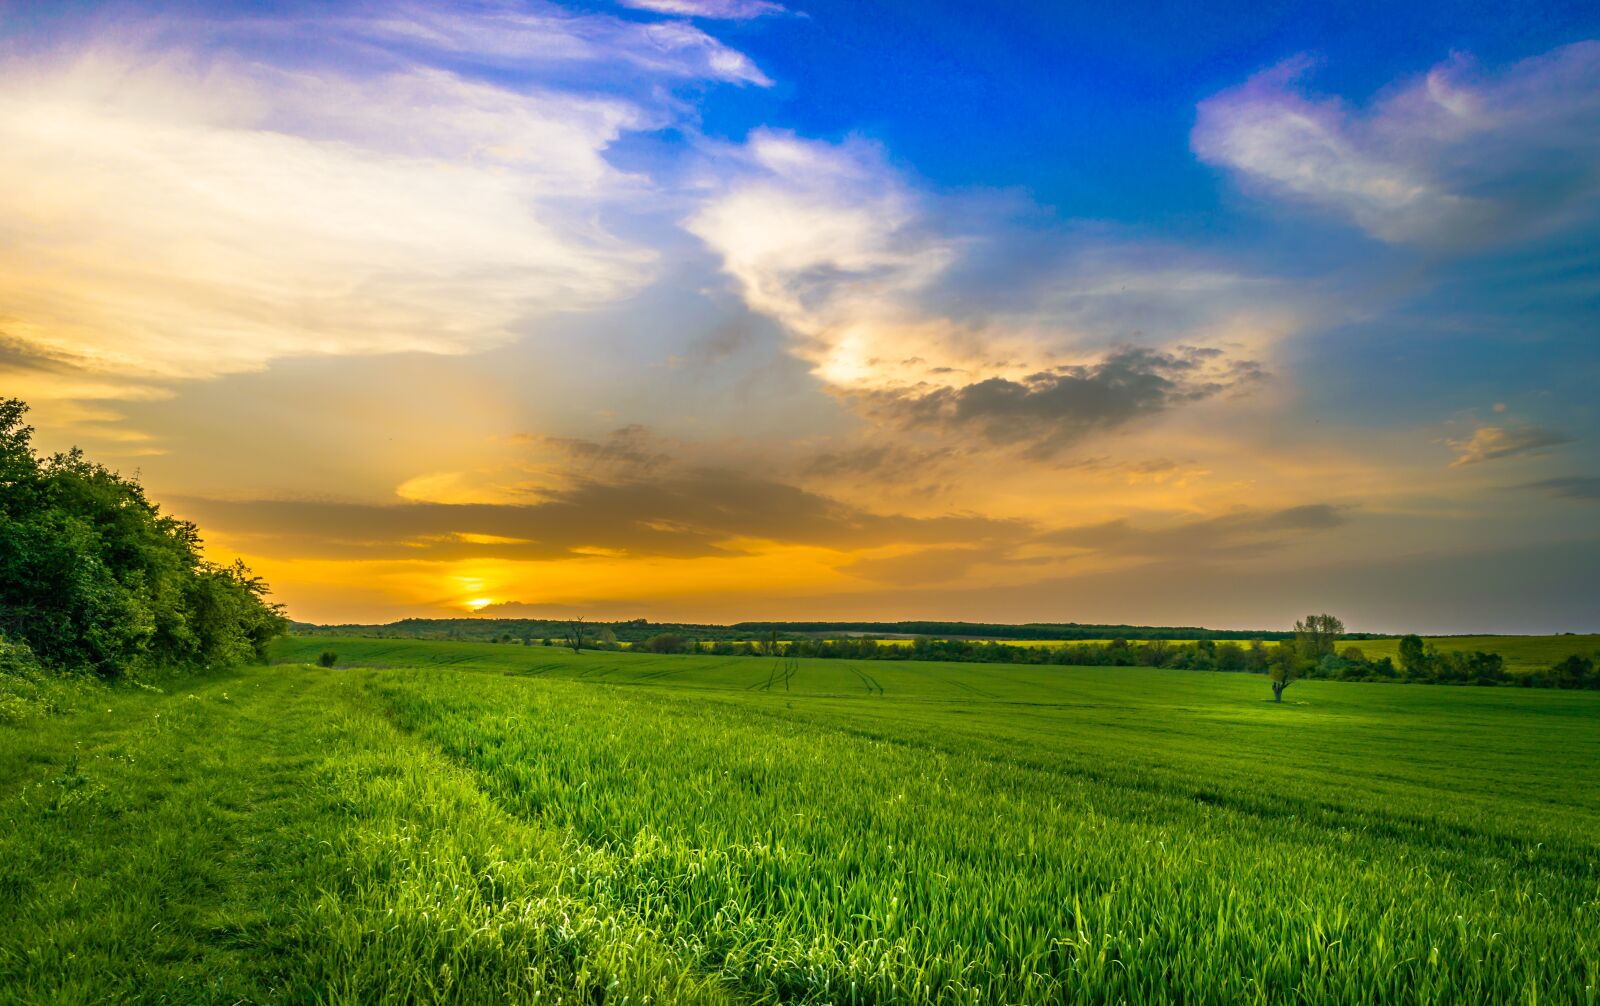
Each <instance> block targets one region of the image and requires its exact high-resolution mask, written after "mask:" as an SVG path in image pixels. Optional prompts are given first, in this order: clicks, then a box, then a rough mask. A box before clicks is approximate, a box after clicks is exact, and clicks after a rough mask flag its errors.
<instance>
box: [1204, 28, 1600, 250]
mask: <svg viewBox="0 0 1600 1006" xmlns="http://www.w3.org/2000/svg"><path fill="white" fill-rule="evenodd" d="M1310 70H1311V64H1310V63H1309V62H1308V61H1307V60H1304V59H1296V60H1291V61H1289V62H1287V63H1285V64H1283V65H1281V66H1279V67H1277V68H1275V69H1272V70H1269V71H1267V72H1265V73H1263V74H1260V75H1259V76H1257V77H1254V78H1252V79H1251V80H1250V81H1248V82H1247V83H1245V84H1242V85H1240V86H1239V87H1236V88H1232V89H1230V90H1227V91H1224V92H1222V93H1221V94H1218V95H1216V96H1215V97H1213V98H1210V99H1208V100H1206V101H1204V102H1202V103H1201V104H1200V108H1199V117H1198V121H1197V122H1196V124H1195V128H1194V133H1193V136H1192V143H1193V146H1194V150H1195V152H1196V153H1197V154H1198V155H1199V156H1200V157H1201V158H1202V159H1203V160H1205V161H1207V162H1209V163H1211V164H1216V165H1219V166H1221V167H1224V168H1227V169H1229V170H1230V171H1233V172H1235V173H1236V174H1237V175H1238V176H1239V177H1240V178H1241V179H1243V180H1245V181H1246V182H1248V183H1250V184H1252V185H1256V186H1259V187H1260V188H1262V189H1263V190H1265V191H1266V192H1268V193H1270V194H1272V195H1276V196H1281V197H1284V198H1287V199H1291V200H1296V201H1300V202H1304V203H1306V204H1309V205H1312V206H1316V207H1320V208H1322V209H1324V210H1327V211H1330V212H1333V213H1335V214H1338V215H1340V216H1342V217H1345V218H1347V219H1349V220H1350V221H1351V222H1353V223H1355V224H1356V226H1358V227H1360V228H1361V229H1363V230H1365V231H1366V232H1368V233H1369V234H1371V235H1373V236H1374V237H1377V238H1379V239H1381V240H1384V241H1390V242H1421V243H1427V244H1433V245H1459V244H1462V243H1467V244H1477V243H1480V242H1484V241H1489V240H1503V239H1506V238H1514V237H1517V236H1520V235H1522V234H1525V233H1527V232H1528V231H1529V230H1531V229H1536V228H1541V227H1547V226H1550V225H1552V224H1554V223H1556V222H1558V221H1559V220H1560V219H1561V218H1562V216H1563V215H1564V214H1565V213H1567V212H1568V211H1570V210H1572V209H1573V208H1574V207H1578V206H1581V205H1583V203H1584V201H1586V200H1588V199H1589V198H1590V197H1592V196H1594V195H1595V193H1596V192H1597V191H1600V156H1597V155H1600V42H1580V43H1577V44H1574V45H1568V46H1564V47H1562V48H1559V49H1556V50H1553V51H1552V52H1549V53H1547V54H1545V55H1542V56H1538V57H1534V58H1531V59H1527V60H1523V61H1522V62H1519V63H1516V64H1513V65H1512V66H1510V67H1507V68H1505V69H1503V70H1500V71H1498V72H1482V71H1479V70H1477V69H1476V68H1475V67H1474V65H1473V64H1472V63H1471V61H1470V60H1468V59H1466V58H1464V57H1460V56H1456V57H1452V58H1451V59H1450V60H1449V61H1447V62H1445V63H1442V64H1440V65H1439V66H1436V67H1434V68H1433V69H1431V70H1430V71H1428V72H1427V73H1426V74H1424V75H1422V76H1421V77H1420V78H1417V79H1415V80H1411V81H1407V82H1405V83H1403V84H1401V85H1400V86H1398V87H1396V88H1392V89H1390V90H1389V91H1388V92H1386V96H1385V97H1383V98H1382V99H1381V100H1379V101H1377V102H1375V103H1374V104H1373V105H1372V106H1370V107H1368V108H1365V109H1360V108H1352V107H1350V106H1348V105H1347V104H1346V103H1344V102H1342V101H1340V100H1338V99H1333V98H1317V97H1311V96H1308V95H1307V94H1306V93H1304V90H1303V88H1302V87H1301V86H1300V82H1301V80H1302V79H1303V78H1304V77H1305V76H1306V75H1307V74H1308V73H1309V71H1310Z"/></svg>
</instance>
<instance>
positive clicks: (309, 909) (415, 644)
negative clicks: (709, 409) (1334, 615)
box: [0, 637, 1600, 1004]
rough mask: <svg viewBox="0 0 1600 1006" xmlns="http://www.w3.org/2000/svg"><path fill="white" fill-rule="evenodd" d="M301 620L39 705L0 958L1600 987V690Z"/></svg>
mask: <svg viewBox="0 0 1600 1006" xmlns="http://www.w3.org/2000/svg"><path fill="white" fill-rule="evenodd" d="M1362 645H1364V646H1366V645H1370V643H1364V644H1362ZM325 650H331V651H333V652H335V653H336V654H337V655H338V660H337V662H336V664H335V666H334V667H333V668H331V669H324V668H318V667H314V666H309V665H311V664H313V663H314V662H315V661H316V659H317V658H318V656H319V655H320V654H321V653H322V652H323V651H325ZM274 660H275V661H277V662H276V663H275V664H274V665H273V666H268V667H248V668H242V669H237V670H232V671H227V672H218V673H216V674H214V675H212V676H209V677H207V678H203V679H195V680H193V681H191V682H186V683H184V684H182V685H179V686H175V687H173V688H172V689H170V690H169V691H166V692H157V691H151V690H145V689H138V688H132V687H120V688H106V689H100V690H96V691H91V692H88V693H86V694H85V695H81V696H77V697H75V698H74V699H73V700H72V704H73V705H74V707H75V708H74V709H73V711H71V712H66V713H60V714H56V715H52V716H48V717H44V718H41V719H36V720H32V721H28V722H25V723H19V724H14V725H11V726H4V727H0V915H4V916H5V917H6V918H7V919H8V920H10V922H11V924H10V925H8V926H6V927H0V1001H61V1002H91V1001H107V1000H111V1001H121V1000H128V999H145V1000H150V1001H157V1000H159V1001H165V1002H282V1001H291V1002H329V1003H334V1002H337V1003H367V1002H396V1003H399V1002H462V1003H468V1002H484V1001H504V1002H526V1003H535V1002H538V1003H552V1002H554V1003H576V1002H585V1003H595V1002H607V1003H645V1002H657V1003H672V1002H728V1003H773V1002H816V1003H824V1002H827V1003H949V1004H956V1003H1048V1002H1065V1001H1076V1000H1092V1001H1111V1002H1116V1001H1122V1002H1186V1003H1193V1002H1219V1003H1220V1002H1399V1001H1404V1002H1439V1003H1445V1002H1491V1001H1493V1002H1509V1001H1518V1002H1530V1003H1531V1002H1588V1003H1594V1002H1600V994H1597V991H1596V990H1597V986H1600V694H1595V693H1585V692H1556V691H1540V690H1524V689H1506V688H1496V689H1468V688H1437V687H1424V686H1396V687H1381V686H1372V685H1367V684H1360V683H1343V682H1336V681H1306V682H1297V683H1295V684H1294V685H1293V686H1292V687H1291V688H1290V689H1289V690H1288V692H1287V693H1286V695H1285V701H1284V703H1283V704H1281V705H1277V704H1274V703H1273V702H1272V701H1271V695H1270V690H1269V688H1268V686H1267V683H1266V681H1265V679H1264V678H1262V677H1260V676H1255V675H1247V674H1220V673H1197V672H1185V671H1172V670H1156V669H1149V668H1071V667H1053V666H1032V665H964V664H956V663H948V662H941V663H919V662H914V661H890V662H885V661H871V662H868V661H849V660H791V659H787V658H781V657H780V658H750V657H730V658H718V657H710V656H705V655H694V656H668V655H661V656H653V655H645V654H629V653H597V652H585V653H582V654H573V653H571V652H570V651H567V650H561V649H557V648H554V647H540V646H533V647H524V646H518V645H503V644H501V645H496V644H480V643H448V642H425V641H403V640H359V639H338V638H328V637H317V638H311V639H297V638H290V639H285V640H280V641H279V642H278V644H277V646H276V649H275V651H274Z"/></svg>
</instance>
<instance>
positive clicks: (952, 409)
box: [869, 348, 1261, 457]
mask: <svg viewBox="0 0 1600 1006" xmlns="http://www.w3.org/2000/svg"><path fill="white" fill-rule="evenodd" d="M1221 355H1222V354H1221V352H1220V351H1219V350H1215V349H1194V348H1182V349H1179V350H1177V351H1175V352H1170V353H1168V352H1158V351H1155V350H1149V349H1122V350H1118V351H1116V352H1114V353H1112V354H1110V355H1109V356H1107V357H1106V358H1105V359H1103V360H1101V361H1100V362H1099V363H1096V364H1092V365H1086V366H1072V367H1060V368H1057V369H1055V370H1050V371H1044V372H1041V373H1038V374H1034V375H1032V376H1030V377H1026V378H1023V379H1022V380H1015V381H1014V380H1009V379H1007V378H1002V377H993V378H989V379H988V380H985V381H978V382H977V383H975V384H968V385H966V386H964V387H959V388H939V389H936V390H933V391H926V392H879V393H875V394H874V395H872V396H871V397H870V398H869V404H870V405H871V407H872V408H873V409H874V411H876V412H878V413H879V414H881V415H884V416H887V417H889V418H891V419H893V420H895V421H898V422H900V423H902V424H904V425H907V426H937V427H941V428H944V429H965V430H971V431H973V432H975V433H977V434H978V435H979V436H981V437H982V438H983V439H985V440H987V441H989V442H990V443H994V444H1003V445H1026V446H1027V447H1028V451H1029V453H1030V454H1033V455H1036V456H1040V457H1044V456H1049V455H1051V454H1054V453H1055V452H1056V451H1058V450H1060V449H1061V448H1063V447H1065V446H1067V445H1068V444H1071V443H1073V442H1074V441H1076V440H1079V439H1080V438H1082V437H1084V436H1087V435H1088V434H1091V433H1096V432H1100V431H1104V430H1109V429H1114V428H1116V427H1119V426H1123V425H1125V424H1127V423H1130V422H1133V421H1134V420H1137V419H1140V418H1143V417H1145V416H1151V415H1156V414H1158V413H1162V412H1165V411H1167V410H1168V409H1172V408H1175V407H1177V406H1179V405H1183V404H1185V403H1188V402H1196V401H1200V400H1202V399H1206V398H1210V397H1212V396H1214V395H1217V394H1220V393H1221V392H1223V391H1227V390H1229V389H1230V388H1234V387H1237V386H1239V385H1242V384H1246V383H1249V382H1252V381H1255V380H1258V379H1259V378H1260V377H1261V368H1260V366H1259V365H1258V364H1256V363H1254V362H1251V361H1237V362H1234V363H1231V364H1228V365H1226V366H1219V363H1220V360H1219V358H1220V357H1221Z"/></svg>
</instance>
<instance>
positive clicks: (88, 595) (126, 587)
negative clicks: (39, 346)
mask: <svg viewBox="0 0 1600 1006" xmlns="http://www.w3.org/2000/svg"><path fill="white" fill-rule="evenodd" d="M26 412H27V406H26V405H25V404H23V403H22V402H20V401H18V400H16V399H0V633H3V634H4V635H5V636H6V637H8V638H10V639H13V640H21V641H24V642H26V643H27V644H28V647H29V648H30V649H31V651H32V652H33V654H35V655H36V656H37V657H38V660H39V662H40V663H42V664H44V665H46V666H48V667H53V668H58V669H64V670H80V669H82V670H92V671H95V672H96V673H98V674H100V675H102V676H104V677H115V676H118V675H120V674H123V673H127V672H130V671H134V672H140V671H157V670H166V669H169V668H201V667H211V666H217V665H226V664H234V663H239V662H241V661H245V660H251V659H265V656H266V648H267V644H268V643H269V642H270V641H271V640H272V639H273V637H275V636H277V635H279V634H281V633H282V632H283V630H284V628H285V626H286V624H287V623H286V621H285V619H284V617H283V615H282V613H281V612H280V611H279V609H278V607H277V606H276V605H273V604H270V603H268V602H267V601H266V594H267V586H266V584H265V583H263V582H262V581H261V580H260V579H259V578H257V577H255V576H252V575H251V573H250V571H249V570H248V569H247V568H245V566H244V564H243V563H241V562H235V563H233V564H232V565H228V566H220V565H217V564H215V563H212V562H208V561H207V560H206V559H205V558H204V557H203V556H202V555H201V552H200V535H199V532H198V530H197V529H196V528H195V526H194V525H193V524H191V523H189V522H188V521H184V520H179V519H178V518H176V517H173V516H171V515H169V514H164V513H162V512H161V508H160V507H158V506H157V505H156V504H154V503H152V502H151V501H150V500H149V499H148V498H147V497H146V496H145V493H144V488H143V487H142V486H141V485H139V483H138V482H137V481H135V480H133V479H128V478H124V477H123V476H121V475H118V474H117V473H116V472H113V471H111V470H110V469H108V468H106V467H104V466H103V465H99V464H96V463H95V462H93V461H90V460H88V459H87V458H85V457H84V456H83V454H82V452H81V451H78V450H76V449H74V450H72V451H68V452H67V453H65V454H56V455H53V456H51V457H48V458H41V457H39V456H38V455H36V454H35V453H34V451H33V447H32V443H31V436H32V433H33V430H32V429H31V428H30V427H28V426H26V425H24V424H23V422H22V418H23V416H24V415H25V414H26Z"/></svg>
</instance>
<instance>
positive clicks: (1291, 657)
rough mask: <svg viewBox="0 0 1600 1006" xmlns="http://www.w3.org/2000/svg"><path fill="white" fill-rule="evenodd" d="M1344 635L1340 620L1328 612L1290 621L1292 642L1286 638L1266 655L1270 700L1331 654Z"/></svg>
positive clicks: (1278, 697)
mask: <svg viewBox="0 0 1600 1006" xmlns="http://www.w3.org/2000/svg"><path fill="white" fill-rule="evenodd" d="M1343 635H1344V623H1343V622H1341V621H1339V619H1337V618H1335V617H1333V616H1332V615H1307V616H1306V617H1305V618H1303V619H1301V620H1300V621H1298V622H1296V623H1294V645H1293V646H1290V645H1289V644H1288V643H1287V642H1285V643H1283V644H1280V645H1279V646H1277V647H1276V648H1274V649H1273V650H1272V652H1271V654H1270V655H1269V656H1268V657H1267V677H1268V679H1270V680H1271V681H1272V701H1274V702H1282V701H1283V690H1284V689H1285V688H1288V687H1289V684H1290V683H1291V682H1293V681H1298V680H1299V679H1300V678H1303V677H1305V676H1306V674H1307V673H1308V672H1310V671H1311V670H1313V669H1314V668H1315V667H1316V665H1317V663H1318V662H1319V661H1320V660H1322V658H1324V657H1331V656H1333V653H1334V648H1335V646H1336V645H1337V643H1338V642H1339V639H1340V637H1342V636H1343Z"/></svg>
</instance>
